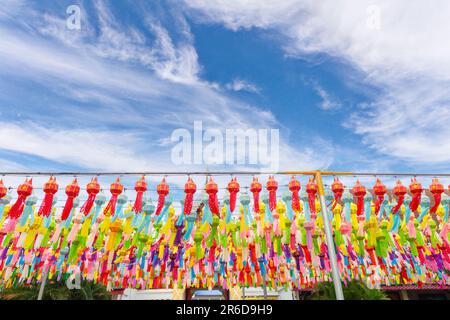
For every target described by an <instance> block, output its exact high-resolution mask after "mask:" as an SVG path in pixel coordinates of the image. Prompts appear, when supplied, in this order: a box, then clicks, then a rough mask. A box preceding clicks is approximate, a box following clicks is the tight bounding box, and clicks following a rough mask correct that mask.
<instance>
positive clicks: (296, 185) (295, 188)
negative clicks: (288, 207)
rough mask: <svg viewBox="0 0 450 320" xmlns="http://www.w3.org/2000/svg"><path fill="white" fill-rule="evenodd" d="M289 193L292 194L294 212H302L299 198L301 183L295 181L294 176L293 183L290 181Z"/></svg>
mask: <svg viewBox="0 0 450 320" xmlns="http://www.w3.org/2000/svg"><path fill="white" fill-rule="evenodd" d="M288 186H289V191H291V192H292V210H294V211H295V212H300V199H299V196H298V192H299V191H300V188H301V186H300V181H298V180H297V179H295V177H294V176H292V178H291V181H289V185H288Z"/></svg>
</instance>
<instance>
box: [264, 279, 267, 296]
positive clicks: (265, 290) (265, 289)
mask: <svg viewBox="0 0 450 320" xmlns="http://www.w3.org/2000/svg"><path fill="white" fill-rule="evenodd" d="M263 284H264V285H263V292H264V300H267V279H266V276H264V283H263Z"/></svg>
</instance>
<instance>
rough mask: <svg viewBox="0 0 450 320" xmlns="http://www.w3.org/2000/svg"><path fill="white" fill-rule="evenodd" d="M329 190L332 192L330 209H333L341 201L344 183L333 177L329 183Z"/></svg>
mask: <svg viewBox="0 0 450 320" xmlns="http://www.w3.org/2000/svg"><path fill="white" fill-rule="evenodd" d="M331 191H333V193H334V202H333V206H332V207H331V210H334V208H335V207H336V205H337V204H338V203H339V202H340V201H341V199H342V194H343V193H344V184H343V183H342V182H341V181H340V180H339V178H335V179H334V181H333V183H332V184H331Z"/></svg>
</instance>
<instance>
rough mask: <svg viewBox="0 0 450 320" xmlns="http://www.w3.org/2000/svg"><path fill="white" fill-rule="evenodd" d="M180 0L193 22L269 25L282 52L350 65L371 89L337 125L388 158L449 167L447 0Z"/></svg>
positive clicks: (326, 105) (237, 26)
mask: <svg viewBox="0 0 450 320" xmlns="http://www.w3.org/2000/svg"><path fill="white" fill-rule="evenodd" d="M185 3H186V4H187V6H188V7H189V8H191V9H192V15H193V17H194V18H196V19H198V20H199V21H203V22H208V23H221V24H223V25H224V26H226V27H227V28H229V29H231V30H238V29H240V28H246V29H248V28H261V29H271V30H275V31H277V32H278V34H279V35H281V37H278V38H277V39H278V41H279V43H280V45H281V46H282V47H283V48H284V50H285V52H286V53H287V54H288V55H289V56H290V57H305V56H306V57H308V56H311V55H314V54H318V53H320V54H323V53H325V54H328V55H329V56H332V57H334V58H337V59H340V60H341V61H344V62H345V63H346V64H348V65H351V66H352V67H353V69H354V70H355V71H356V72H357V73H358V75H359V76H358V77H357V80H356V81H358V82H360V83H365V84H367V85H371V86H372V85H375V86H376V87H377V88H378V89H379V94H378V95H376V96H375V97H373V99H372V103H370V104H366V105H365V107H364V108H356V109H354V110H353V114H352V116H351V119H350V121H346V122H344V123H343V124H344V125H345V126H346V127H347V128H348V129H349V130H352V131H353V132H354V133H356V134H358V135H361V136H362V137H363V140H364V142H365V143H366V145H367V146H369V147H370V148H371V150H372V151H375V152H378V153H380V154H383V155H384V156H385V157H386V158H388V159H396V160H398V161H399V163H402V164H405V162H402V161H406V162H407V163H409V164H412V165H415V166H416V167H417V166H419V165H428V164H435V165H436V166H440V165H443V164H447V166H446V168H447V169H448V168H450V167H449V166H448V163H449V162H450V145H449V139H448V136H449V133H450V132H449V126H448V123H449V121H450V113H449V110H450V93H449V91H448V85H449V81H450V42H449V41H447V40H446V39H447V38H448V34H449V33H450V22H449V20H448V16H449V15H450V3H449V2H448V1H436V2H434V3H433V6H430V5H429V4H427V3H424V2H420V1H419V2H411V1H406V0H405V1H395V2H392V1H376V2H374V1H369V0H367V1H357V2H355V1H347V0H342V1H308V0H288V1H283V2H279V1H257V0H254V1H252V0H250V1H221V0H210V1H207V2H204V1H199V0H185ZM437 8H438V9H437ZM374 19H375V20H376V21H375V24H374V23H373V22H374ZM347 72H348V73H350V72H351V70H347ZM318 94H319V95H321V96H322V98H323V101H324V103H323V104H322V105H321V106H322V107H323V108H330V107H334V106H335V104H333V103H329V102H328V101H329V100H328V99H327V98H329V96H328V95H327V94H326V92H322V91H320V90H319V91H318Z"/></svg>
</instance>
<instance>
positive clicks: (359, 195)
mask: <svg viewBox="0 0 450 320" xmlns="http://www.w3.org/2000/svg"><path fill="white" fill-rule="evenodd" d="M352 193H353V195H354V196H355V197H356V208H357V209H356V215H358V216H361V215H362V214H363V213H364V196H365V195H366V188H365V187H364V186H363V185H362V184H361V183H360V182H359V180H356V184H355V186H354V187H353V188H352Z"/></svg>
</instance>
